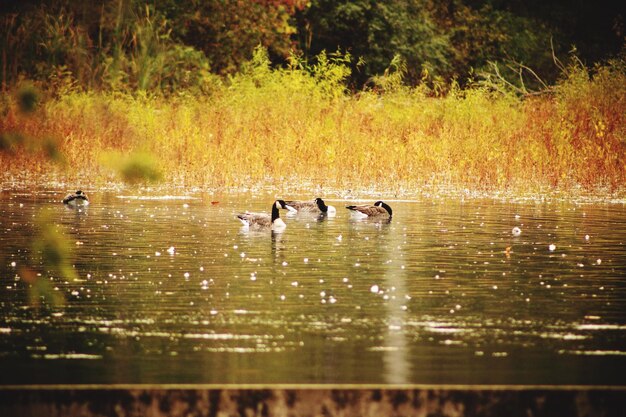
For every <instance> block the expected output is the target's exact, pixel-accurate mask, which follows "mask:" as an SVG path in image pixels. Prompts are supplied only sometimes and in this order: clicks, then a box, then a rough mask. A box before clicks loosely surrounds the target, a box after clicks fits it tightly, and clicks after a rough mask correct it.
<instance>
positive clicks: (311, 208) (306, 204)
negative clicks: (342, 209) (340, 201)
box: [285, 197, 337, 217]
mask: <svg viewBox="0 0 626 417" xmlns="http://www.w3.org/2000/svg"><path fill="white" fill-rule="evenodd" d="M285 204H287V209H288V210H289V212H290V213H293V214H296V213H312V214H321V215H327V216H330V217H333V216H334V215H335V214H337V209H335V207H333V206H327V205H326V203H325V202H324V200H322V199H321V198H319V197H318V198H316V199H315V200H313V201H294V200H290V201H285Z"/></svg>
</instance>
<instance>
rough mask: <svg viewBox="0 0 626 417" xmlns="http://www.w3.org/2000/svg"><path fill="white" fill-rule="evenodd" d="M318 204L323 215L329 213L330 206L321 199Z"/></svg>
mask: <svg viewBox="0 0 626 417" xmlns="http://www.w3.org/2000/svg"><path fill="white" fill-rule="evenodd" d="M316 202H317V208H319V209H320V211H321V212H322V213H326V212H327V211H328V206H327V205H326V204H325V203H324V200H322V199H321V198H318V199H317V200H316Z"/></svg>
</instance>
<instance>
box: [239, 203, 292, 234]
mask: <svg viewBox="0 0 626 417" xmlns="http://www.w3.org/2000/svg"><path fill="white" fill-rule="evenodd" d="M279 209H283V210H288V208H287V204H286V203H285V200H276V201H274V204H272V214H271V216H270V215H269V214H267V213H250V212H245V213H239V214H237V219H239V221H240V222H241V223H242V224H243V225H244V227H249V228H254V229H267V230H273V231H280V230H284V229H285V228H286V227H287V225H286V224H285V222H284V221H283V220H282V219H281V218H280V214H279V212H278V210H279Z"/></svg>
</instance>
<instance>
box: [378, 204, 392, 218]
mask: <svg viewBox="0 0 626 417" xmlns="http://www.w3.org/2000/svg"><path fill="white" fill-rule="evenodd" d="M380 205H381V206H382V208H384V209H385V210H387V213H389V216H390V217H391V216H392V211H391V207H389V205H388V204H386V203H381V204H380Z"/></svg>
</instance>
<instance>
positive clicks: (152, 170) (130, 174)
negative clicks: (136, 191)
mask: <svg viewBox="0 0 626 417" xmlns="http://www.w3.org/2000/svg"><path fill="white" fill-rule="evenodd" d="M119 172H120V175H121V177H122V180H124V182H126V183H129V184H138V183H147V182H157V181H159V180H161V178H162V177H163V175H162V173H161V170H160V169H159V168H158V164H157V161H156V159H155V158H154V157H153V156H152V155H150V154H148V153H145V152H139V153H134V154H132V155H130V156H128V157H127V158H125V159H124V160H123V161H122V163H121V167H120V169H119Z"/></svg>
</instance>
